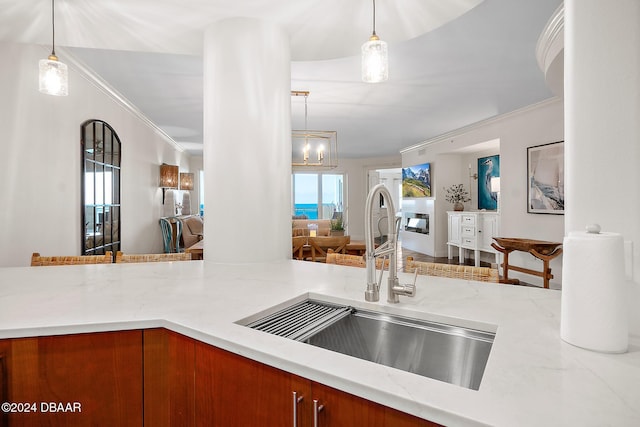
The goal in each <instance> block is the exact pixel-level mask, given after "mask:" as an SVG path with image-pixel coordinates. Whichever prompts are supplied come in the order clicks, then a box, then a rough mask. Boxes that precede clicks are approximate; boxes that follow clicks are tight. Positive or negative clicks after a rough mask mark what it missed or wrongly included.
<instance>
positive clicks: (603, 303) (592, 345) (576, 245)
mask: <svg viewBox="0 0 640 427" xmlns="http://www.w3.org/2000/svg"><path fill="white" fill-rule="evenodd" d="M627 307H628V306H627V286H626V284H625V276H624V242H623V239H622V235H620V234H617V233H597V234H596V233H585V232H571V233H569V236H567V237H565V238H564V243H563V259H562V311H561V316H560V336H561V338H562V339H563V340H564V341H566V342H568V343H570V344H573V345H576V346H578V347H582V348H586V349H589V350H595V351H600V352H606V353H624V352H626V351H627V348H628V345H629V320H628V315H627Z"/></svg>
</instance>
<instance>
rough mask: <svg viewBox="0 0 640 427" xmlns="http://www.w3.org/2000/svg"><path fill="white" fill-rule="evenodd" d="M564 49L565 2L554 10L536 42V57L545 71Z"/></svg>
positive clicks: (544, 71) (545, 71)
mask: <svg viewBox="0 0 640 427" xmlns="http://www.w3.org/2000/svg"><path fill="white" fill-rule="evenodd" d="M563 49H564V3H562V4H561V5H560V6H558V8H557V9H556V10H555V12H553V15H551V18H549V21H548V22H547V25H546V26H545V27H544V30H542V33H541V34H540V37H539V38H538V43H537V44H536V59H537V61H538V66H539V67H540V69H541V70H542V72H543V73H545V74H546V73H547V70H548V69H549V66H550V65H551V63H552V62H553V61H554V59H555V58H556V57H557V56H558V54H559V53H560V52H562V51H563Z"/></svg>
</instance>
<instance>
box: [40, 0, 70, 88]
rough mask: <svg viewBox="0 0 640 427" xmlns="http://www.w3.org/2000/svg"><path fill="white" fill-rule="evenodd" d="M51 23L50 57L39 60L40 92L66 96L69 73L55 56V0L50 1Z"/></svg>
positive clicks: (65, 66)
mask: <svg viewBox="0 0 640 427" xmlns="http://www.w3.org/2000/svg"><path fill="white" fill-rule="evenodd" d="M51 22H52V26H51V28H52V35H53V37H52V43H51V55H49V57H48V58H47V59H41V60H40V62H39V69H40V79H39V80H40V92H42V93H46V94H47V95H56V96H67V95H68V94H69V91H68V89H69V86H68V82H69V72H68V70H67V65H66V64H64V63H62V62H60V61H58V57H57V56H56V18H55V0H51Z"/></svg>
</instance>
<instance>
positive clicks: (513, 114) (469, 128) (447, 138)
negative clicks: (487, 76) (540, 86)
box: [400, 96, 562, 154]
mask: <svg viewBox="0 0 640 427" xmlns="http://www.w3.org/2000/svg"><path fill="white" fill-rule="evenodd" d="M557 102H562V99H561V98H558V97H557V96H554V97H552V98H548V99H545V100H544V101H540V102H536V103H535V104H530V105H527V106H526V107H522V108H519V109H517V110H513V111H511V112H509V113H504V114H500V115H498V116H493V117H489V118H488V119H485V120H481V121H479V122H475V123H472V124H470V125H467V126H463V127H461V128H458V129H456V130H452V131H451V132H447V133H444V134H441V135H438V136H436V137H434V138H431V139H427V140H425V141H422V142H420V143H418V144H414V145H411V146H409V147H407V148H403V149H402V150H400V154H406V153H409V152H411V151H415V150H420V149H422V148H426V147H429V146H431V145H434V144H439V143H441V142H449V141H451V139H452V138H456V137H459V136H460V135H464V134H466V133H469V132H472V131H474V130H477V129H480V128H482V127H485V126H488V125H491V124H494V123H498V122H501V121H503V120H507V119H510V118H513V117H517V116H519V115H521V114H526V113H528V112H530V111H534V110H537V109H538V108H542V107H545V106H547V105H552V104H555V103H557Z"/></svg>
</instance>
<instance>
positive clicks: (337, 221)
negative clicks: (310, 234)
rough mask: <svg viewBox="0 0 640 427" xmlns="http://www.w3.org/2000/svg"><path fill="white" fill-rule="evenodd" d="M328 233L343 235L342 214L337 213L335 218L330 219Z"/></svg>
mask: <svg viewBox="0 0 640 427" xmlns="http://www.w3.org/2000/svg"><path fill="white" fill-rule="evenodd" d="M330 234H331V235H332V236H344V223H343V222H342V215H339V216H338V217H337V218H334V219H332V220H331V231H330Z"/></svg>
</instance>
